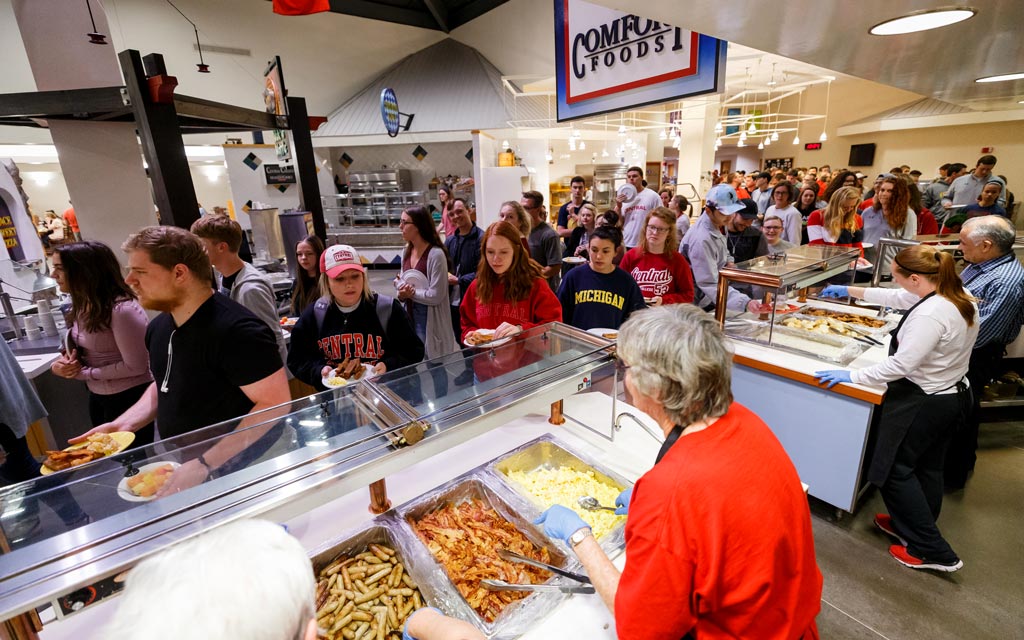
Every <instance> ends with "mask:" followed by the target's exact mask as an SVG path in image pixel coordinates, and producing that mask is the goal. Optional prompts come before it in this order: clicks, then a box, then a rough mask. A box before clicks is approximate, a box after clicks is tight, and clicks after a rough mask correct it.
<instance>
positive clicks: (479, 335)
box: [466, 331, 494, 346]
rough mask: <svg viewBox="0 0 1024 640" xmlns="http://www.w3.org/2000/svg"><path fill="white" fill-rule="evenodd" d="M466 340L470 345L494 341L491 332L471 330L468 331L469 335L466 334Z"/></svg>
mask: <svg viewBox="0 0 1024 640" xmlns="http://www.w3.org/2000/svg"><path fill="white" fill-rule="evenodd" d="M466 342H468V343H469V344H470V345H472V346H475V345H480V344H487V343H489V342H494V333H493V332H489V333H484V332H482V331H472V332H470V334H469V335H467V336H466Z"/></svg>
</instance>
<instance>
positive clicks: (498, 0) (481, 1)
mask: <svg viewBox="0 0 1024 640" xmlns="http://www.w3.org/2000/svg"><path fill="white" fill-rule="evenodd" d="M506 2H508V0H474V2H470V3H469V4H467V5H465V6H464V7H462V8H460V9H458V10H457V11H453V12H451V13H450V14H448V26H449V27H450V28H452V29H456V28H458V27H461V26H462V25H464V24H466V23H467V22H470V21H472V20H475V19H477V18H479V17H480V16H482V15H484V14H485V13H487V12H488V11H490V10H491V9H495V8H497V7H500V6H501V5H503V4H505V3H506Z"/></svg>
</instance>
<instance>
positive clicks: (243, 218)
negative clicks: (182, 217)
mask: <svg viewBox="0 0 1024 640" xmlns="http://www.w3.org/2000/svg"><path fill="white" fill-rule="evenodd" d="M249 154H253V155H255V156H256V157H257V158H259V159H260V162H261V164H259V165H258V166H257V167H256V168H255V169H252V168H250V167H249V165H247V164H245V162H244V160H245V158H246V157H248V156H249ZM224 163H225V164H226V165H227V173H228V183H229V185H230V188H231V199H232V200H233V201H234V206H235V216H236V218H237V219H238V224H240V225H242V228H244V229H251V228H252V225H251V224H250V222H249V216H247V215H246V214H245V212H244V211H243V207H244V206H245V204H246V202H248V201H250V200H251V201H252V202H254V203H255V202H260V203H264V204H267V205H269V207H271V208H273V207H276V208H278V209H280V210H281V211H282V212H284V211H285V210H286V209H296V208H298V206H299V185H298V184H290V185H287V189H285V191H284V192H283V193H282V192H281V191H280V190H279V189H278V188H277V187H276V186H270V185H268V184H267V181H266V178H265V177H264V170H263V165H264V164H285V163H284V162H281V161H279V160H278V159H277V151H276V150H275V149H274V145H270V144H264V145H255V144H242V145H224ZM203 204H204V205H206V203H205V202H203Z"/></svg>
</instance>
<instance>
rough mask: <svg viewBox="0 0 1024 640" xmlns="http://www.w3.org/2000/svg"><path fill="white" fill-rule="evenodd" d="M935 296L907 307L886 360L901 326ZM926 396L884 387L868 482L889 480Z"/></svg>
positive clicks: (904, 385)
mask: <svg viewBox="0 0 1024 640" xmlns="http://www.w3.org/2000/svg"><path fill="white" fill-rule="evenodd" d="M933 295H935V293H934V292H933V293H929V294H928V295H926V296H925V297H923V298H921V299H920V300H918V301H917V303H916V304H914V306H912V307H910V309H909V310H908V311H907V313H906V314H905V315H904V316H903V318H902V319H901V320H900V322H899V324H898V325H896V328H895V329H893V330H892V331H891V332H890V334H889V335H890V336H892V340H891V341H890V342H889V356H890V357H891V356H892V355H894V354H895V353H896V352H897V351H899V348H900V341H899V338H898V337H897V336H898V334H899V332H900V329H902V328H903V323H905V322H906V321H907V318H909V317H910V315H911V314H912V313H913V312H914V309H916V308H917V307H918V305H920V304H921V303H922V302H924V301H925V300H927V299H928V298H930V297H932V296H933ZM957 388H958V389H959V390H961V391H964V390H965V388H962V383H961V382H958V383H957ZM928 398H929V394H927V393H925V392H924V390H923V389H921V387H919V386H917V385H916V384H915V383H913V382H911V381H910V380H908V379H906V378H900V379H899V380H893V381H892V382H890V383H889V384H887V385H886V392H885V400H884V401H883V403H882V416H881V418H880V419H879V421H878V438H877V440H876V441H875V451H874V453H873V454H872V456H871V465H870V466H869V467H868V482H870V483H872V484H874V485H877V486H879V487H881V486H882V485H884V484H885V482H886V480H888V478H889V472H890V471H891V470H892V465H893V463H894V462H895V461H896V454H897V452H898V451H899V448H900V446H901V445H902V444H903V439H904V438H905V437H906V435H907V432H908V431H909V430H910V426H911V425H912V424H913V423H914V419H915V418H916V417H917V414H918V413H919V412H920V411H921V408H922V405H923V404H924V403H926V402H927V401H928Z"/></svg>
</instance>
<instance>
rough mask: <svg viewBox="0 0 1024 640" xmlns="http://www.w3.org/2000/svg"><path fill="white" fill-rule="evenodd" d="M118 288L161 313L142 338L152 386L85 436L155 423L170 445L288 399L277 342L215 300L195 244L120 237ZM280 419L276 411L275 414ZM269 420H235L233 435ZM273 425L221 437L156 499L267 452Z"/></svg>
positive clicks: (167, 235) (169, 231)
mask: <svg viewBox="0 0 1024 640" xmlns="http://www.w3.org/2000/svg"><path fill="white" fill-rule="evenodd" d="M122 248H123V249H124V250H125V252H127V254H128V276H127V277H126V278H125V282H127V283H128V286H130V287H131V288H132V291H134V292H135V294H136V295H137V296H138V298H139V303H140V304H142V306H143V307H145V308H146V309H152V310H155V311H161V312H162V313H161V314H160V315H159V316H157V317H156V318H154V319H153V321H152V322H150V324H149V327H148V328H147V330H146V347H147V348H148V349H149V365H150V370H151V371H152V372H153V378H154V380H155V382H154V383H153V384H152V385H150V387H149V389H147V390H146V393H144V394H143V396H142V398H141V399H139V401H138V402H137V403H135V405H133V406H132V407H131V408H130V409H128V410H127V411H125V412H124V413H123V414H121V416H120V417H118V418H117V419H116V420H114V421H113V422H108V423H107V424H102V425H100V426H98V427H96V428H94V429H92V430H91V431H89V432H87V433H85V434H83V435H82V436H80V437H79V438H75V439H73V440H72V442H74V441H80V440H82V439H84V438H85V436H88V435H90V434H92V433H111V432H114V431H135V430H136V429H138V428H140V427H141V426H142V425H145V424H147V423H149V422H151V421H152V420H153V419H154V418H155V419H156V422H157V428H158V429H159V430H160V435H161V437H162V438H171V437H174V436H179V435H181V434H184V433H188V432H191V431H195V430H197V429H202V428H203V427H206V426H209V425H212V424H216V423H218V422H223V421H225V420H231V419H234V418H238V417H239V416H244V415H246V414H251V413H256V412H258V411H262V410H264V409H269V408H271V407H276V406H278V405H281V404H283V403H287V402H289V400H290V399H291V396H290V393H289V391H288V381H287V378H286V376H285V370H284V366H283V363H282V362H281V355H280V352H279V351H278V347H277V342H276V341H275V339H274V335H273V333H271V331H270V329H269V328H268V327H267V325H266V324H265V323H264V322H263V321H261V320H260V319H259V318H257V317H256V316H255V315H253V314H252V313H251V312H250V311H248V310H247V309H246V308H245V307H243V306H241V305H240V304H238V303H237V302H234V301H232V300H231V299H229V298H228V297H227V296H224V295H223V294H221V293H214V291H213V284H214V283H213V279H212V275H213V271H212V268H211V266H210V260H209V257H208V256H207V255H206V251H205V250H204V248H203V243H202V241H200V240H199V238H197V237H196V236H195V235H193V234H191V233H189V232H188V231H185V230H184V229H179V228H177V227H171V226H161V227H146V228H144V229H142V230H141V231H139V232H138V233H136V234H133V235H131V236H129V237H128V240H127V241H126V242H125V243H124V245H123V247H122ZM282 414H283V412H282ZM268 420H272V417H271V416H269V415H267V414H264V415H263V416H261V417H260V418H259V419H258V420H257V419H254V420H249V421H247V420H245V419H243V420H242V421H241V422H240V423H239V424H238V426H236V427H235V430H236V431H237V430H241V429H244V428H246V427H247V426H249V425H250V424H257V423H263V422H266V421H268ZM273 427H274V425H271V424H266V425H261V426H258V427H253V428H252V429H249V430H247V431H246V433H245V434H244V435H243V434H239V437H231V438H222V439H220V440H219V441H218V442H217V444H215V445H213V446H212V447H210V448H209V449H207V450H206V451H204V452H202V454H201V455H199V456H197V457H196V458H193V459H191V460H188V461H186V462H185V463H184V464H182V465H181V466H180V467H179V468H178V469H176V470H175V472H174V474H173V475H172V476H171V479H170V480H168V481H167V483H166V484H165V485H164V487H163V488H162V489H161V490H160V492H159V493H158V494H157V495H167V494H170V493H174V492H177V491H181V490H182V489H187V488H189V487H192V486H195V485H197V484H200V483H202V482H203V481H204V480H205V479H206V478H207V477H208V476H209V475H210V473H211V472H213V471H214V470H216V469H218V468H220V467H223V466H224V465H225V464H227V463H228V462H237V460H235V458H236V456H238V455H239V454H240V453H242V452H243V451H246V450H247V449H248V451H246V456H247V457H249V458H252V457H254V455H258V453H255V449H259V448H261V447H262V448H263V449H265V448H266V447H268V446H269V444H267V443H266V442H263V440H265V438H263V436H268V435H272V434H269V433H268V432H270V431H271V429H272V428H273Z"/></svg>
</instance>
